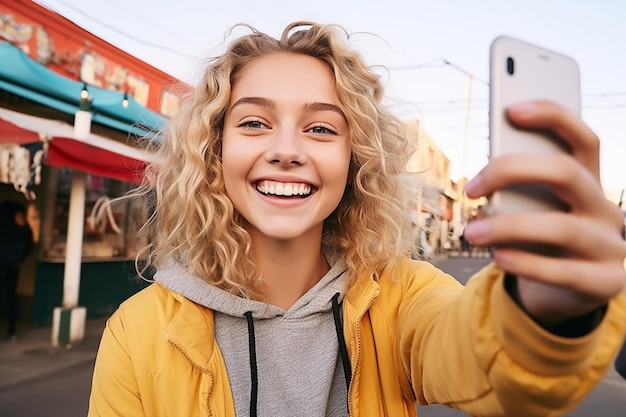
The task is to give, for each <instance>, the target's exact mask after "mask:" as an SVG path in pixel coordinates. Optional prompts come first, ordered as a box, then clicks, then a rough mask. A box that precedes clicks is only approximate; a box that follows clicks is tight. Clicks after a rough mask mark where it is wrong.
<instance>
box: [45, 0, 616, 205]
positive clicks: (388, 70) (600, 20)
mask: <svg viewBox="0 0 626 417" xmlns="http://www.w3.org/2000/svg"><path fill="white" fill-rule="evenodd" d="M37 3H40V4H41V5H43V6H45V7H48V8H50V9H52V10H54V11H55V12H57V13H59V14H60V15H62V16H64V17H66V18H67V19H69V20H71V21H73V22H74V23H76V24H77V25H79V26H81V27H83V28H84V29H86V30H88V31H90V32H92V33H93V34H95V35H97V36H99V37H101V38H103V39H105V40H106V41H108V42H110V43H111V44H113V45H115V46H117V47H118V48H120V49H122V50H124V51H126V52H128V53H131V54H133V55H135V56H137V57H138V58H140V59H142V60H143V61H145V62H148V63H149V64H151V65H153V66H155V67H157V68H159V69H161V70H162V71H164V72H166V73H168V74H171V75H172V76H174V77H176V78H178V79H180V80H182V81H185V82H188V83H192V84H193V83H194V81H195V80H196V79H197V74H198V71H199V68H200V65H201V61H202V60H203V59H205V58H208V57H212V56H216V55H217V54H219V53H220V52H221V51H222V50H223V48H224V45H225V42H227V41H228V39H232V36H231V38H228V37H226V34H227V32H228V31H229V29H230V28H231V27H232V26H233V25H235V24H237V23H247V24H250V25H252V26H254V27H255V28H257V29H258V30H261V31H263V32H266V33H269V34H270V35H274V36H280V33H281V32H282V29H283V28H284V27H285V26H286V25H287V24H289V23H290V22H292V21H295V20H313V21H317V22H321V23H335V24H339V25H341V26H342V27H344V28H345V29H346V30H347V31H348V32H350V33H352V36H351V43H352V44H353V46H354V47H355V48H356V49H357V50H359V51H360V52H361V54H362V55H363V57H364V58H365V60H366V61H367V62H368V63H369V64H371V65H374V66H377V68H380V69H379V70H377V72H379V74H380V75H381V76H382V78H383V80H384V83H385V85H386V88H387V90H386V91H387V99H388V103H389V104H390V106H391V108H392V110H393V111H394V112H395V113H396V114H397V115H398V116H400V117H401V118H403V119H406V120H409V119H419V120H420V121H421V123H422V127H423V129H424V130H425V131H426V133H427V134H428V135H429V136H430V137H431V138H432V139H433V140H434V142H435V143H436V144H437V145H438V146H439V147H440V149H441V150H442V151H443V152H444V154H445V155H446V156H447V157H448V158H449V159H450V161H451V175H452V179H453V180H457V179H459V178H461V177H464V176H465V177H472V176H474V175H475V174H476V173H478V171H479V170H480V168H481V167H482V166H484V165H485V164H486V162H487V158H488V152H489V143H488V137H489V129H488V96H489V83H488V81H489V47H490V44H491V42H492V41H493V39H494V38H496V37H497V36H499V35H509V36H513V37H517V38H520V39H522V40H525V41H527V42H531V43H534V44H537V45H540V46H543V47H545V48H548V49H552V50H555V51H558V52H561V53H563V54H566V55H569V56H570V57H572V58H573V59H575V60H576V61H577V63H578V65H579V67H580V71H581V93H582V106H583V109H582V116H583V119H584V120H585V122H586V123H587V124H588V125H589V126H591V128H592V129H593V130H594V131H595V132H596V134H598V136H599V137H600V140H601V156H600V158H601V164H602V165H601V166H602V168H601V175H602V182H603V185H604V188H605V191H606V192H607V195H608V196H609V198H611V199H612V200H614V201H615V202H618V200H619V198H620V193H621V192H622V190H623V189H624V188H626V145H625V143H626V47H625V46H624V42H625V41H626V24H624V19H625V18H626V1H623V0H596V1H589V0H379V1H374V0H315V1H311V0H223V1H219V2H218V1H214V0H170V1H165V0H107V1H106V2H105V1H101V0H38V1H37ZM238 33H239V34H240V33H241V32H235V35H236V34H238ZM624 198H625V203H626V197H624Z"/></svg>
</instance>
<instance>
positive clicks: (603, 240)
mask: <svg viewBox="0 0 626 417" xmlns="http://www.w3.org/2000/svg"><path fill="white" fill-rule="evenodd" d="M465 235H466V237H467V238H468V240H470V242H471V243H472V244H474V245H477V246H496V247H502V246H506V245H513V244H517V245H519V244H534V245H541V246H547V247H557V248H561V249H563V250H564V251H565V253H568V254H569V255H570V256H579V257H581V258H584V259H605V258H621V257H623V256H624V254H625V251H626V249H625V248H624V244H623V241H622V239H621V236H620V234H619V233H618V232H617V231H616V229H615V228H614V227H613V226H612V225H606V224H601V223H598V222H596V221H592V220H589V219H588V218H584V217H579V216H573V215H571V214H569V213H564V212H557V211H554V212H545V213H536V214H508V215H499V216H494V217H491V218H487V219H482V220H476V221H473V222H471V223H470V224H468V225H467V227H466V229H465ZM581 236H584V239H581Z"/></svg>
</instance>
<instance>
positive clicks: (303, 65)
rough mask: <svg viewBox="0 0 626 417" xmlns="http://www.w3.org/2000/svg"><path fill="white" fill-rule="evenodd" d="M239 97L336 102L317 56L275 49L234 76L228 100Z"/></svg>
mask: <svg viewBox="0 0 626 417" xmlns="http://www.w3.org/2000/svg"><path fill="white" fill-rule="evenodd" d="M242 97H268V98H272V99H275V100H280V99H281V98H284V99H301V100H305V101H307V102H310V101H320V102H331V103H336V89H335V81H334V78H333V75H332V73H331V71H330V69H329V68H328V66H327V65H326V64H325V63H324V62H322V61H320V60H319V59H316V58H313V57H311V56H307V55H301V54H293V53H275V54H272V55H268V56H265V57H262V58H259V59H256V60H254V61H252V62H251V63H249V64H247V65H246V66H245V67H244V68H243V69H242V70H241V72H240V73H239V75H238V77H237V78H236V80H235V82H234V84H233V87H232V91H231V100H230V101H231V104H232V103H234V102H235V101H237V100H239V99H240V98H242Z"/></svg>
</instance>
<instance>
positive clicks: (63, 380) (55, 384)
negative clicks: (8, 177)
mask: <svg viewBox="0 0 626 417" xmlns="http://www.w3.org/2000/svg"><path fill="white" fill-rule="evenodd" d="M489 261H490V259H489V258H481V257H474V258H470V257H445V256H439V257H437V258H435V259H433V260H432V261H431V262H433V263H434V264H435V265H437V266H438V267H440V268H441V269H442V270H444V271H446V272H448V273H449V274H451V275H452V276H454V277H456V278H457V279H458V280H459V281H460V282H461V283H463V284H465V283H466V282H467V279H468V278H469V277H470V276H471V275H472V274H473V273H474V272H475V271H477V270H479V269H480V268H482V267H483V266H485V265H486V264H487V263H488V262H489ZM105 321H106V317H103V318H98V319H88V320H87V325H86V329H85V338H84V340H83V341H81V342H80V343H77V344H75V345H73V346H70V347H58V348H54V347H52V344H51V329H50V328H48V327H43V328H32V327H31V328H29V329H27V330H25V331H23V332H22V333H21V334H20V339H19V340H18V342H17V343H12V344H9V343H3V344H0V416H1V417H32V416H39V415H46V416H48V417H84V416H86V415H87V407H88V401H89V392H90V389H91V376H92V370H93V364H94V360H95V356H96V351H97V348H98V343H99V340H100V334H101V333H102V330H103V329H104V325H105ZM22 326H28V324H22ZM624 410H626V381H624V380H623V379H622V378H621V377H620V376H619V375H618V374H617V373H616V372H615V371H614V370H612V371H611V372H609V373H608V374H607V376H606V378H605V379H604V380H603V381H602V382H601V383H600V385H599V386H598V387H597V388H596V389H595V390H594V391H593V392H592V393H591V394H590V395H589V397H588V398H587V399H586V400H585V401H584V402H583V404H581V405H580V407H578V408H577V409H576V410H575V411H574V412H573V413H571V414H568V416H569V417H588V416H602V417H624V415H625V414H624V413H625V411H624ZM418 414H419V416H420V417H462V416H466V414H465V413H461V412H459V411H456V410H451V409H448V408H445V407H442V406H438V405H431V406H427V407H418Z"/></svg>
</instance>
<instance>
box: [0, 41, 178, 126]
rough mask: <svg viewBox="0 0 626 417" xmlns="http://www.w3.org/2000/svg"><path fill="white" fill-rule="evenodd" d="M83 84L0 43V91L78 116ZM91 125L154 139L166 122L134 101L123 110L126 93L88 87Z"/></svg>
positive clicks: (17, 49)
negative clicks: (95, 124)
mask: <svg viewBox="0 0 626 417" xmlns="http://www.w3.org/2000/svg"><path fill="white" fill-rule="evenodd" d="M82 89H83V83H82V82H79V81H74V80H71V79H69V78H66V77H64V76H62V75H60V74H57V73H55V72H54V71H52V70H50V69H48V68H46V67H45V66H44V65H42V64H40V63H38V62H36V61H34V60H32V59H31V58H30V57H29V56H28V55H26V54H25V53H24V52H22V50H20V49H19V48H18V47H16V46H15V45H13V44H11V43H9V42H0V90H5V91H8V92H9V93H12V94H15V95H17V96H20V97H23V98H26V99H28V100H31V101H34V102H36V103H39V104H42V105H45V106H48V107H51V108H54V109H56V110H59V111H61V112H64V113H68V114H75V113H76V112H77V111H78V110H79V108H78V105H79V101H80V92H81V91H82ZM88 90H89V97H90V98H91V99H92V103H91V112H92V121H93V122H94V123H99V124H101V125H104V126H107V127H110V128H113V129H116V130H119V131H122V132H125V133H131V134H133V135H137V136H144V137H145V136H148V137H154V135H155V133H156V132H158V131H159V130H160V129H161V128H162V127H163V125H164V124H165V121H166V118H165V117H164V116H162V115H160V114H159V113H157V112H154V111H152V110H150V109H148V108H147V107H144V106H142V105H141V104H139V103H138V102H137V101H135V100H134V99H133V98H132V97H128V107H126V108H125V107H123V106H122V100H123V99H124V93H123V92H120V91H111V90H106V89H103V88H98V87H95V86H91V85H90V86H89V87H88Z"/></svg>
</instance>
